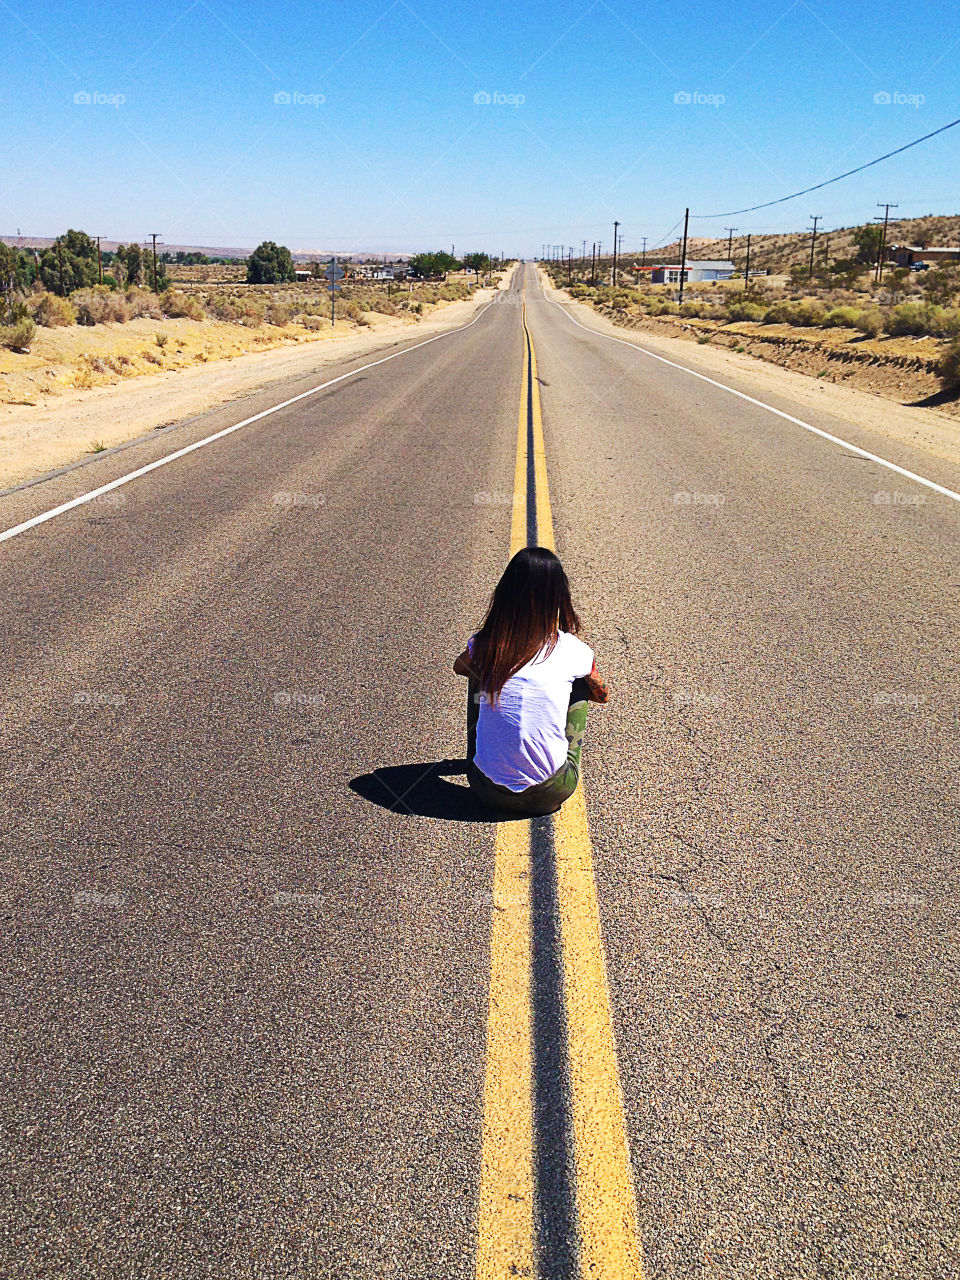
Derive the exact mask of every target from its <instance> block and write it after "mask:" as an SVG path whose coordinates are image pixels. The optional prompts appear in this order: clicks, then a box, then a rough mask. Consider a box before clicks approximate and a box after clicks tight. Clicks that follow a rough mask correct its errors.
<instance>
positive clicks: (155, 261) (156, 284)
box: [150, 231, 163, 293]
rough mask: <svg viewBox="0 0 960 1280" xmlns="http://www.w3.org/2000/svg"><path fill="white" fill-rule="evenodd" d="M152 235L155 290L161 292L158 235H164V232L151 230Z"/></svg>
mask: <svg viewBox="0 0 960 1280" xmlns="http://www.w3.org/2000/svg"><path fill="white" fill-rule="evenodd" d="M150 235H151V236H152V237H153V292H154V293H159V292H160V289H159V284H158V281H157V236H162V235H163V232H162V231H151V232H150Z"/></svg>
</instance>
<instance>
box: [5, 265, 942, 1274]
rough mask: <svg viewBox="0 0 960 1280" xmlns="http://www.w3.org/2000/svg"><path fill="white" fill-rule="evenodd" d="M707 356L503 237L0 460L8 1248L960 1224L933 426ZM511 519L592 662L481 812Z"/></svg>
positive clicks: (753, 1258)
mask: <svg viewBox="0 0 960 1280" xmlns="http://www.w3.org/2000/svg"><path fill="white" fill-rule="evenodd" d="M738 376H742V375H737V374H734V373H732V374H731V375H730V377H729V378H728V379H727V380H726V381H725V382H724V383H721V382H719V381H717V380H715V379H713V378H707V377H705V376H704V375H703V373H702V372H701V371H700V370H698V368H697V352H696V350H695V349H691V352H690V355H689V357H688V358H686V357H685V358H684V361H683V362H680V361H668V360H665V359H663V358H662V357H660V356H658V355H656V354H655V353H652V352H648V351H645V350H644V349H643V347H642V343H640V344H639V345H638V344H636V343H634V342H633V341H631V340H629V339H618V338H614V337H610V336H607V335H606V334H604V333H601V332H598V331H596V330H595V329H593V328H591V327H590V322H589V321H586V322H585V321H583V320H582V319H580V318H579V316H577V317H575V316H572V315H570V314H567V313H566V312H565V310H564V308H563V307H561V306H559V305H558V304H557V303H555V302H553V301H551V300H550V299H549V298H547V297H546V296H545V295H544V293H543V291H542V288H541V284H540V281H539V279H538V276H537V273H536V270H535V268H534V267H533V266H532V265H521V266H520V267H519V268H518V269H517V271H516V273H515V275H514V278H513V280H512V282H511V286H510V288H509V289H508V290H505V291H503V292H501V293H500V294H499V295H498V297H497V300H496V301H495V302H494V303H492V304H490V305H488V306H486V307H485V308H483V309H482V310H480V311H479V312H478V314H477V316H476V317H475V319H474V320H473V321H472V322H471V323H470V324H469V325H467V326H466V327H464V328H462V329H459V330H455V331H451V332H449V333H446V334H443V335H440V336H439V337H436V338H432V339H430V340H428V341H427V342H423V341H420V342H417V341H416V340H414V341H412V342H405V343H402V344H400V345H399V346H398V347H397V348H396V349H391V350H390V351H389V352H385V353H383V354H382V355H379V356H378V357H376V358H375V359H373V360H367V361H366V362H363V361H361V360H359V359H358V360H353V361H344V362H343V363H342V366H341V367H340V368H338V369H336V370H334V372H333V373H332V374H331V375H330V376H328V377H327V379H326V381H322V382H321V381H320V380H319V379H318V378H317V377H314V378H313V379H310V380H300V381H299V382H297V383H289V384H286V385H285V386H283V387H282V388H280V389H279V390H278V388H277V386H274V387H272V388H270V387H268V388H265V389H264V390H263V391H262V392H260V393H258V394H257V395H256V396H254V397H251V398H250V399H249V400H248V401H245V402H244V406H243V408H242V410H241V411H240V414H238V410H237V406H236V405H233V406H229V405H228V406H225V407H223V408H221V409H218V410H216V411H214V412H212V413H210V414H207V415H205V416H204V417H203V418H202V419H200V420H196V421H193V422H190V423H187V424H184V425H183V426H181V427H179V428H177V429H176V431H175V432H174V433H173V434H170V433H164V434H163V435H155V436H153V437H151V438H148V439H145V440H143V441H139V442H137V443H136V444H134V445H132V446H130V447H129V448H126V449H123V450H121V451H117V452H111V453H109V454H107V455H104V456H101V457H97V458H95V459H93V460H92V461H90V462H89V463H87V464H85V465H84V466H82V467H79V468H75V469H70V470H67V471H66V472H64V473H62V474H60V475H58V476H54V477H52V478H48V479H45V480H43V481H41V482H39V483H37V484H35V485H32V486H29V487H27V488H23V489H20V490H18V491H16V492H13V493H9V494H7V495H4V496H0V530H2V532H0V540H2V541H3V543H4V545H3V546H2V547H0V584H2V598H3V601H4V607H3V616H4V628H3V645H2V662H3V668H4V672H3V675H4V679H3V699H4V715H3V718H2V721H0V731H2V734H3V745H4V748H5V755H4V758H5V761H6V766H7V767H6V768H5V770H4V774H3V789H4V794H3V824H4V825H3V842H2V851H3V858H4V870H5V875H4V884H3V888H4V892H3V895H2V902H3V913H4V919H3V935H2V936H3V951H4V958H3V965H2V969H0V974H2V984H3V1024H2V1025H3V1047H2V1092H0V1098H2V1112H0V1124H2V1139H3V1141H2V1148H0V1150H2V1161H3V1170H2V1175H3V1186H4V1191H3V1193H2V1205H0V1272H2V1274H3V1275H4V1276H10V1277H29V1278H31V1280H34V1278H39V1277H66V1276H69V1277H71V1278H73V1277H84V1278H85V1280H86V1278H87V1277H90V1278H94V1277H95V1278H97V1280H100V1278H101V1277H104V1278H106V1277H110V1278H111V1280H112V1278H113V1277H117V1280H120V1277H124V1278H127V1277H136V1278H137V1280H148V1278H149V1280H153V1278H154V1277H156V1278H159V1277H164V1278H165V1277H177V1280H193V1277H198V1278H199V1277H217V1278H221V1277H230V1278H233V1277H236V1278H238V1280H239V1278H243V1280H248V1278H249V1280H268V1278H269V1280H274V1278H276V1280H288V1278H289V1280H306V1277H311V1278H313V1277H321V1276H322V1277H326V1276H331V1277H334V1276H335V1277H351V1278H352V1277H357V1278H358V1280H360V1278H363V1280H373V1278H379V1277H397V1278H398V1280H414V1278H415V1280H459V1278H460V1277H476V1278H477V1280H507V1278H508V1277H514V1276H524V1275H526V1276H531V1277H562V1278H567V1277H570V1278H573V1277H578V1278H579V1277H583V1278H584V1280H586V1278H587V1277H591V1278H594V1280H596V1278H599V1277H603V1278H608V1277H609V1278H611V1280H613V1278H617V1280H620V1278H623V1280H634V1278H636V1280H640V1278H641V1277H644V1278H649V1280H654V1278H655V1277H656V1278H660V1277H676V1278H677V1280H680V1278H681V1277H683V1278H687V1277H700V1276H704V1277H711V1278H713V1277H717V1278H721V1277H722V1278H724V1280H727V1278H729V1280H740V1277H770V1278H777V1280H779V1278H780V1277H790V1278H792V1277H811V1278H813V1277H818V1278H819V1277H841V1276H842V1277H865V1278H867V1277H869V1278H871V1280H872V1278H874V1277H876V1278H877V1280H880V1278H881V1277H882V1278H883V1280H888V1278H890V1277H903V1278H904V1280H908V1278H909V1280H920V1278H922V1277H937V1278H938V1280H939V1278H941V1277H942V1278H943V1280H947V1278H948V1277H955V1276H956V1275H958V1274H960V1216H958V1202H960V1191H958V1167H957V1120H958V1099H960V1084H958V1079H960V1073H958V1061H960V1053H958V1046H957V992H958V984H957V922H958V901H957V893H958V888H957V860H958V852H960V822H958V812H960V806H958V798H960V797H958V766H960V749H958V747H960V743H958V739H960V733H958V721H957V706H958V693H960V688H958V685H960V681H958V675H957V663H956V638H957V635H958V633H960V625H958V624H960V617H958V615H960V564H958V551H960V536H958V530H960V473H958V471H957V469H956V468H955V467H953V466H951V465H950V464H948V463H946V462H944V461H941V460H940V459H938V458H935V457H932V456H929V455H926V454H924V453H922V452H921V451H920V450H917V449H913V448H911V447H908V446H906V445H900V444H897V443H895V442H884V447H883V448H882V449H879V450H878V447H877V445H876V441H875V440H874V439H873V438H872V437H871V436H870V435H869V434H868V433H866V432H863V431H861V430H860V429H859V428H857V427H854V426H853V425H851V424H848V423H846V422H843V421H839V420H837V419H836V418H831V417H829V416H828V415H826V414H819V415H811V414H810V413H809V412H803V411H799V410H797V408H796V406H795V405H793V404H791V402H790V401H789V400H788V399H787V398H782V399H781V398H778V399H777V400H770V401H769V402H764V403H761V402H759V401H758V400H757V399H756V398H753V397H752V395H751V392H750V389H749V387H748V386H747V385H746V384H743V383H741V382H739V381H738V380H737V379H738ZM518 402H519V411H518ZM241 414H242V417H241V416H240V415H241ZM238 419H239V420H238ZM171 445H172V447H171ZM526 542H539V543H540V544H542V545H547V546H554V545H555V546H556V549H557V551H558V553H559V554H560V555H561V557H562V558H563V560H564V563H565V565H566V567H567V569H568V572H569V574H570V576H571V580H572V583H573V587H574V595H575V600H576V601H577V603H578V607H579V608H580V611H581V614H582V616H583V618H584V621H585V627H586V629H585V635H586V638H587V640H588V641H589V642H590V643H591V644H592V645H593V646H594V647H595V648H596V649H597V653H598V661H599V662H600V664H601V667H602V668H603V669H604V671H605V673H606V674H607V675H608V676H609V679H610V684H611V688H612V690H613V697H612V700H611V703H610V704H609V706H607V707H604V708H595V709H594V710H593V711H592V712H591V717H590V724H589V726H588V733H587V744H586V747H585V762H586V768H585V778H584V785H583V787H582V788H581V791H580V792H578V793H577V795H576V796H575V797H574V799H573V800H572V801H570V802H569V803H568V804H567V805H566V806H565V807H564V809H563V810H561V812H560V813H559V814H558V815H556V817H553V818H544V819H535V820H533V821H529V822H503V823H497V822H494V821H491V820H490V815H488V814H486V813H484V812H483V811H482V810H480V809H479V808H478V807H477V806H476V804H475V803H474V801H473V799H472V797H471V795H470V793H469V791H468V789H467V788H466V786H465V780H464V764H463V760H462V753H463V742H464V727H463V712H464V707H463V698H464V688H463V685H462V683H461V682H458V681H457V680H456V679H455V677H453V676H452V674H451V671H450V666H451V662H452V659H453V657H454V655H455V654H456V653H458V652H459V651H460V649H461V648H462V647H463V643H464V640H465V639H466V636H467V635H468V634H469V633H470V631H471V630H473V629H474V628H475V626H476V625H477V623H478V621H479V618H480V615H481V613H482V610H483V606H484V604H485V601H486V599H487V597H488V595H489V592H490V590H491V588H492V586H493V584H494V583H495V581H496V579H497V577H498V575H499V573H500V571H501V569H502V567H503V564H504V562H505V559H506V556H507V553H508V552H511V551H514V550H516V549H517V548H518V547H520V546H522V545H524V543H526ZM588 817H589V821H588Z"/></svg>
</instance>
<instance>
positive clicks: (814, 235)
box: [810, 213, 823, 276]
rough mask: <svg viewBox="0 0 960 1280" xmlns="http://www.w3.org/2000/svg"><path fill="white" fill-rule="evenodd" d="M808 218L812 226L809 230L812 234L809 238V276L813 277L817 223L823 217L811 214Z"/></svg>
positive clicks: (820, 214)
mask: <svg viewBox="0 0 960 1280" xmlns="http://www.w3.org/2000/svg"><path fill="white" fill-rule="evenodd" d="M810 217H811V218H812V219H813V226H812V227H811V228H810V230H811V231H812V232H813V235H812V236H811V237H810V275H811V276H812V275H813V251H814V249H815V248H816V246H817V223H818V222H819V221H820V219H821V218H822V217H823V214H822V213H811V215H810Z"/></svg>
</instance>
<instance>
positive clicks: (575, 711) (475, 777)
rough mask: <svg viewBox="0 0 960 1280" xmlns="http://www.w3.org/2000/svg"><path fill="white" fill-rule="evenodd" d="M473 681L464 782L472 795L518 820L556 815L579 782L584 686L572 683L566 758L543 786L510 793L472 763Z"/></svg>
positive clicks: (474, 738) (474, 737) (475, 708)
mask: <svg viewBox="0 0 960 1280" xmlns="http://www.w3.org/2000/svg"><path fill="white" fill-rule="evenodd" d="M476 694H477V688H476V685H475V684H474V683H473V681H471V682H470V690H469V693H468V695H467V781H468V782H469V783H470V787H471V789H472V791H473V793H474V795H475V796H476V797H477V798H478V799H479V800H481V801H482V802H483V803H484V804H485V805H487V807H488V808H490V809H498V810H500V812H502V813H511V814H516V815H518V816H520V817H527V818H534V817H537V816H539V815H540V814H544V813H555V812H556V810H557V809H559V808H560V806H561V805H562V804H563V802H564V800H569V799H570V797H571V796H572V795H573V793H574V792H575V791H576V789H577V784H578V783H579V781H580V751H581V748H582V747H583V735H584V733H585V732H586V728H587V701H588V700H587V686H586V683H585V682H584V681H583V680H574V682H573V688H572V690H571V692H570V706H569V707H568V709H567V723H566V735H567V758H566V760H565V761H564V762H563V764H562V765H561V766H560V768H559V769H558V770H557V771H556V773H554V774H551V776H550V777H549V778H546V779H545V780H544V781H543V782H537V783H534V785H533V786H532V787H527V788H526V790H524V791H511V790H510V788H509V787H502V786H500V784H499V783H497V782H491V781H490V779H489V778H488V777H487V775H486V774H485V773H483V772H482V770H480V769H478V768H477V766H476V765H475V764H474V762H473V757H474V755H475V753H476V749H477V720H478V718H479V716H480V704H479V702H478V700H477V696H476Z"/></svg>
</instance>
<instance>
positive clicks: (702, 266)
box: [650, 258, 736, 284]
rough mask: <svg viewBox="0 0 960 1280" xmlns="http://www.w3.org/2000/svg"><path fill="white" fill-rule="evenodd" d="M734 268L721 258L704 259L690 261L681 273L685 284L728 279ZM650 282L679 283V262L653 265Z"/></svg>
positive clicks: (730, 263)
mask: <svg viewBox="0 0 960 1280" xmlns="http://www.w3.org/2000/svg"><path fill="white" fill-rule="evenodd" d="M735 270H736V268H735V267H734V265H733V263H732V262H730V261H728V260H725V259H722V258H717V259H705V260H704V261H702V262H693V261H690V262H688V263H687V266H686V270H685V271H684V273H683V277H684V280H685V281H686V283H687V284H690V283H694V282H697V283H698V282H700V281H703V280H729V279H730V278H731V276H732V275H733V273H734V271H735ZM650 283H651V284H679V283H680V263H679V262H677V263H675V264H674V265H672V266H666V267H654V268H653V270H652V271H651V272H650Z"/></svg>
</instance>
